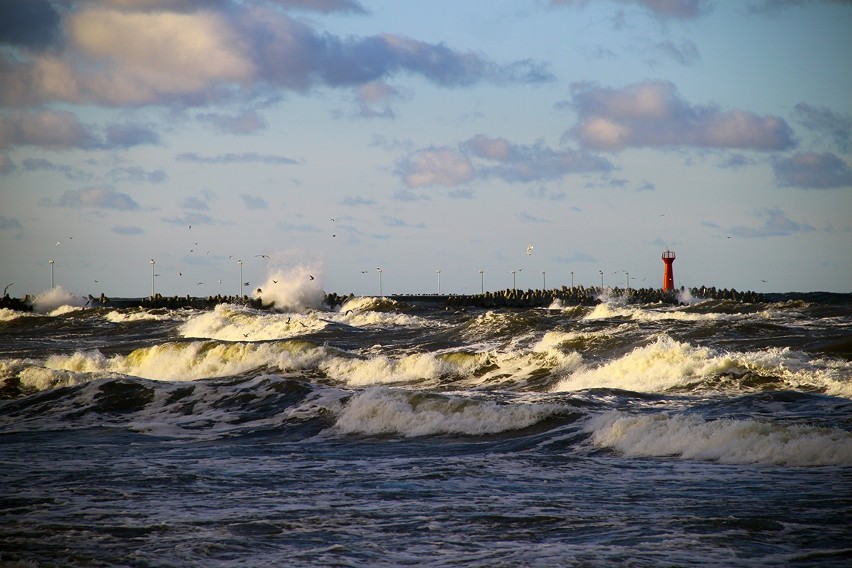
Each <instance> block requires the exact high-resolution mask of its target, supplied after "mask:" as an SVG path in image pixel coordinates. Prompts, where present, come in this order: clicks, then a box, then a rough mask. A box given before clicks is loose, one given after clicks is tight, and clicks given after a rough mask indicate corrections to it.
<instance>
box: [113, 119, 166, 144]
mask: <svg viewBox="0 0 852 568" xmlns="http://www.w3.org/2000/svg"><path fill="white" fill-rule="evenodd" d="M159 143H160V135H159V134H157V133H156V132H155V131H154V130H152V129H151V128H149V127H147V126H143V125H141V124H111V125H109V126H107V129H106V146H107V147H108V148H132V147H133V146H140V145H143V144H159Z"/></svg>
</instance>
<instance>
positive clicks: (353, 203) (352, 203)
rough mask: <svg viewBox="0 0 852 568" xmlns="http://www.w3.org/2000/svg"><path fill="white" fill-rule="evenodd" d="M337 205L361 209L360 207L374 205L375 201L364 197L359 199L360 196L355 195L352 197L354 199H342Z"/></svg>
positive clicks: (349, 197)
mask: <svg viewBox="0 0 852 568" xmlns="http://www.w3.org/2000/svg"><path fill="white" fill-rule="evenodd" d="M339 203H340V205H347V206H349V207H361V206H369V205H375V204H376V200H375V199H368V198H366V197H361V196H360V195H357V196H354V197H352V196H347V197H344V198H343V199H341V200H340V201H339Z"/></svg>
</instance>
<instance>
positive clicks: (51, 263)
mask: <svg viewBox="0 0 852 568" xmlns="http://www.w3.org/2000/svg"><path fill="white" fill-rule="evenodd" d="M47 262H49V263H50V289H51V290H53V288H54V286H53V263H54V262H56V261H55V260H53V259H50V260H48V261H47Z"/></svg>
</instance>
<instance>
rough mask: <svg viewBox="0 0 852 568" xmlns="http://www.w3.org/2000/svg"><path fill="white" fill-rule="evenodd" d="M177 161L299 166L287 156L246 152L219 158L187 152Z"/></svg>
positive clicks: (178, 156) (180, 155)
mask: <svg viewBox="0 0 852 568" xmlns="http://www.w3.org/2000/svg"><path fill="white" fill-rule="evenodd" d="M175 159H176V160H177V161H179V162H194V163H197V164H239V163H255V164H268V165H272V166H283V165H290V164H298V163H299V162H297V161H296V160H292V159H290V158H287V157H285V156H276V155H274V154H258V153H257V152H244V153H241V154H234V153H227V154H219V155H218V156H199V155H198V154H196V153H195V152H186V153H183V154H178V155H177V156H175Z"/></svg>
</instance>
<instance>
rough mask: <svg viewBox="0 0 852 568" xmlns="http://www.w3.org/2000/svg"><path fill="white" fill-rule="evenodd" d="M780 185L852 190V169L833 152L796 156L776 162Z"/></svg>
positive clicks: (775, 166)
mask: <svg viewBox="0 0 852 568" xmlns="http://www.w3.org/2000/svg"><path fill="white" fill-rule="evenodd" d="M773 167H774V169H775V178H776V180H777V181H778V185H781V186H784V187H797V188H800V189H835V188H840V187H845V188H852V168H850V167H849V164H847V163H846V162H844V161H843V160H841V159H840V158H839V157H837V156H836V155H834V154H832V153H831V152H826V153H823V154H815V153H810V152H805V153H798V154H794V155H793V156H791V157H789V158H779V159H777V160H775V161H774V163H773Z"/></svg>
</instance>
